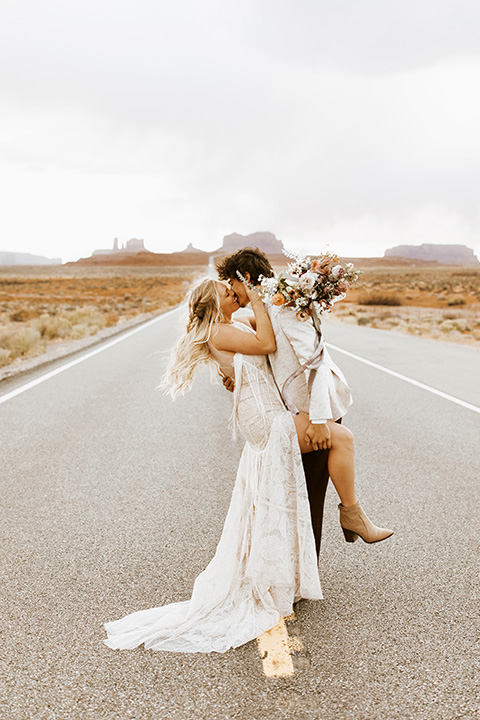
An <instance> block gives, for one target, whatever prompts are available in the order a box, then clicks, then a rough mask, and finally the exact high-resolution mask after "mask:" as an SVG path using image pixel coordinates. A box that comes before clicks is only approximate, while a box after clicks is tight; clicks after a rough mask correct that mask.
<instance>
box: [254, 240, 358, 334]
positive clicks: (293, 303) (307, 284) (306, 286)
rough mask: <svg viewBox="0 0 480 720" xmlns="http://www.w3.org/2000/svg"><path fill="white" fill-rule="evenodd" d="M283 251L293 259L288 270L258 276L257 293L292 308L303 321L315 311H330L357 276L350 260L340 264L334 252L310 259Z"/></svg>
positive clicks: (323, 312) (322, 313)
mask: <svg viewBox="0 0 480 720" xmlns="http://www.w3.org/2000/svg"><path fill="white" fill-rule="evenodd" d="M285 254H286V255H287V257H288V258H290V260H291V261H292V262H290V263H289V265H288V270H287V271H286V272H279V273H276V274H275V275H274V277H271V278H266V277H260V294H261V295H262V296H263V298H264V299H267V298H268V299H270V300H271V302H272V303H273V304H274V305H278V306H285V307H290V308H294V309H295V310H296V314H297V318H298V320H300V321H302V322H304V321H305V320H307V319H308V318H309V317H311V316H312V315H313V313H314V312H315V313H316V315H317V316H320V315H324V314H325V313H327V312H329V311H330V310H331V309H332V307H333V305H334V303H336V302H338V301H339V300H343V298H344V297H345V295H346V293H347V290H348V288H349V287H350V285H352V283H354V282H356V281H357V280H358V272H357V271H356V270H354V269H353V263H347V264H342V263H341V262H340V260H339V258H338V256H337V255H332V254H331V253H328V252H326V253H323V254H322V255H320V256H319V257H316V258H314V259H313V260H311V259H310V258H308V257H302V256H300V255H296V254H291V253H285Z"/></svg>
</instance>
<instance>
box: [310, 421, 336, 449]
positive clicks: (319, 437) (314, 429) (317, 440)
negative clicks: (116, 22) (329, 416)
mask: <svg viewBox="0 0 480 720" xmlns="http://www.w3.org/2000/svg"><path fill="white" fill-rule="evenodd" d="M305 442H306V443H307V444H308V445H311V446H312V448H313V449H314V450H329V449H330V448H331V447H332V441H331V433H330V428H329V427H328V425H327V423H322V424H321V425H314V424H313V423H310V425H309V426H308V428H307V429H306V430H305Z"/></svg>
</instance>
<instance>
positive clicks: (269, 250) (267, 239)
mask: <svg viewBox="0 0 480 720" xmlns="http://www.w3.org/2000/svg"><path fill="white" fill-rule="evenodd" d="M246 246H248V247H258V248H259V249H260V250H262V251H263V252H264V253H266V255H281V254H282V252H283V242H282V241H281V240H278V239H277V238H276V237H275V235H274V234H273V233H271V232H254V233H250V235H240V234H239V233H231V235H225V237H224V238H223V244H222V247H221V248H218V250H216V251H215V252H217V253H224V254H226V255H227V254H230V253H234V252H236V251H237V250H240V249H241V248H243V247H246Z"/></svg>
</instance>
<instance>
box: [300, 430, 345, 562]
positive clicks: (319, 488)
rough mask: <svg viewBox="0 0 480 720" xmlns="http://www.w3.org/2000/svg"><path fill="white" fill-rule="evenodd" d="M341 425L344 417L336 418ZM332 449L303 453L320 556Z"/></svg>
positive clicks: (314, 530)
mask: <svg viewBox="0 0 480 720" xmlns="http://www.w3.org/2000/svg"><path fill="white" fill-rule="evenodd" d="M336 422H337V423H338V424H339V425H341V424H342V418H340V419H339V420H336ZM329 452H330V450H315V451H313V452H310V453H305V455H302V463H303V471H304V473H305V480H306V482H307V492H308V500H309V502H310V515H311V517H312V526H313V534H314V535H315V546H316V548H317V555H318V556H320V544H321V541H322V525H323V507H324V505H325V493H326V492H327V485H328V479H329V475H328V453H329Z"/></svg>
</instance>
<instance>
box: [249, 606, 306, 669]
mask: <svg viewBox="0 0 480 720" xmlns="http://www.w3.org/2000/svg"><path fill="white" fill-rule="evenodd" d="M293 620H295V613H293V614H292V615H289V616H288V617H287V618H280V620H279V621H278V623H277V624H276V625H275V627H273V628H272V629H271V630H267V632H264V633H263V634H262V635H260V636H259V637H258V638H257V645H258V654H259V655H260V658H261V660H262V664H263V672H264V674H265V675H266V676H267V677H289V676H290V675H293V674H294V672H295V669H294V667H293V660H292V655H291V651H292V650H298V649H302V648H303V645H302V643H301V641H300V640H299V639H298V638H291V637H290V636H289V634H288V630H287V625H286V621H287V622H288V621H293Z"/></svg>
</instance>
